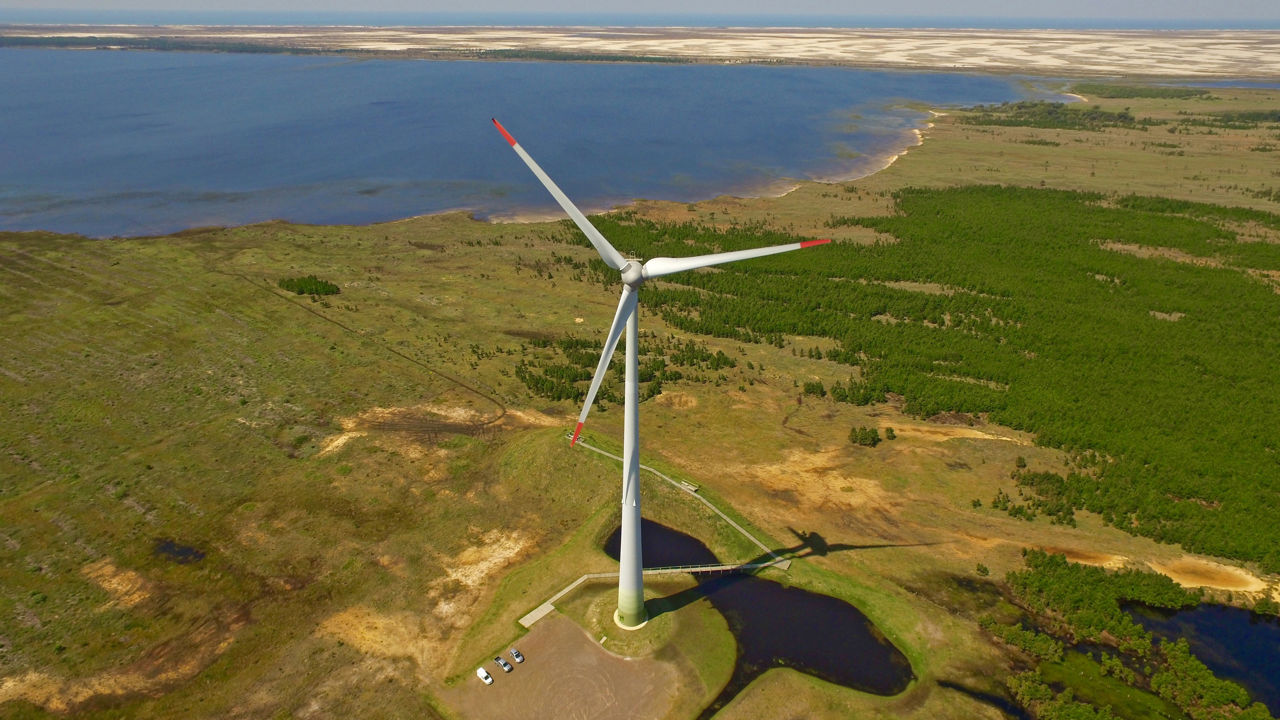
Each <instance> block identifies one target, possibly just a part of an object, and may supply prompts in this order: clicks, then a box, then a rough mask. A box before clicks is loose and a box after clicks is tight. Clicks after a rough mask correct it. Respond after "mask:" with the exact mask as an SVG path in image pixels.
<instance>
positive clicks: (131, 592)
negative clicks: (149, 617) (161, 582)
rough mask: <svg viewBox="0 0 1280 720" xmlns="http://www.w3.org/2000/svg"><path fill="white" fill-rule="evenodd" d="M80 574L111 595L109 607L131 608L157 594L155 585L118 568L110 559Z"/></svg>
mask: <svg viewBox="0 0 1280 720" xmlns="http://www.w3.org/2000/svg"><path fill="white" fill-rule="evenodd" d="M80 572H81V573H83V574H84V575H85V577H87V578H89V579H90V580H92V581H93V582H94V583H95V584H97V586H98V587H100V588H102V589H103V590H106V591H107V593H108V594H109V595H111V600H112V602H111V603H109V604H108V607H109V606H110V605H111V604H115V605H120V606H123V607H127V608H131V607H134V606H135V605H140V604H142V603H143V602H145V601H146V600H149V599H150V598H151V597H152V596H153V595H154V594H155V592H156V585H155V583H153V582H151V581H150V580H148V579H146V578H144V577H143V576H142V575H139V574H138V573H136V572H134V571H133V570H126V569H122V568H118V567H116V565H115V563H113V562H111V560H110V559H109V558H103V559H101V560H99V561H97V562H94V563H89V564H88V565H85V566H84V567H82V568H80Z"/></svg>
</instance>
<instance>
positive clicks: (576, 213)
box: [493, 119, 831, 630]
mask: <svg viewBox="0 0 1280 720" xmlns="http://www.w3.org/2000/svg"><path fill="white" fill-rule="evenodd" d="M493 124H494V125H495V126H496V127H497V128H498V132H500V133H502V136H503V137H504V138H506V139H507V142H509V143H511V149H513V150H515V151H516V154H517V155H519V156H520V159H521V160H523V161H524V164H525V165H528V166H529V169H530V170H532V171H533V174H534V175H536V176H537V177H538V180H540V181H542V184H543V185H544V186H545V187H546V188H547V190H548V191H550V192H551V196H552V197H554V198H555V199H556V202H558V203H560V207H562V208H564V211H565V212H566V213H568V214H569V217H570V218H573V222H574V223H576V224H577V226H578V228H579V229H580V230H582V232H583V234H585V235H586V236H587V239H588V240H590V241H591V244H592V245H593V246H595V249H596V252H598V253H600V257H601V258H602V259H603V260H604V262H605V264H606V265H608V266H609V267H611V268H613V269H614V270H617V271H618V272H619V273H621V275H622V299H620V300H619V301H618V311H617V312H616V313H615V314H614V316H613V325H612V326H610V327H609V335H608V337H607V338H606V339H605V341H604V352H603V353H601V355H600V362H599V364H597V365H596V372H595V375H594V376H593V377H592V378H591V389H590V390H588V391H587V400H586V402H585V403H583V405H582V413H581V414H580V415H578V427H577V428H575V429H574V431H573V440H571V441H570V445H573V444H574V443H577V442H578V435H579V434H580V433H581V432H582V425H583V423H585V422H586V421H587V413H588V412H590V411H591V404H592V403H593V402H594V401H595V398H596V392H597V391H598V390H599V389H600V381H601V380H603V379H604V374H605V370H606V369H608V367H609V361H610V360H612V359H613V350H614V348H616V347H617V345H618V338H620V337H621V336H622V331H623V328H624V327H625V329H626V331H627V368H626V391H625V394H626V402H625V406H624V415H623V431H622V538H621V539H622V544H621V547H619V549H618V563H619V568H618V570H619V572H618V610H617V612H616V613H615V614H614V620H615V621H617V623H618V625H619V626H620V627H623V628H626V629H631V630H633V629H636V628H638V627H640V626H641V625H644V623H645V621H646V620H647V619H648V617H647V614H646V613H645V609H644V576H643V568H644V566H643V564H642V561H641V557H640V422H639V405H640V398H639V387H638V386H639V384H640V383H639V381H638V379H637V377H636V376H637V369H636V365H637V361H636V347H637V345H638V340H637V330H636V304H637V296H638V293H639V290H640V285H642V284H643V283H644V281H645V280H651V279H653V278H657V277H662V276H663V275H670V274H672V273H677V272H681V271H683V270H694V269H696V268H701V267H708V266H711V265H719V264H721V263H726V262H733V261H734V260H746V259H748V258H757V257H763V256H765V255H775V254H777V253H784V252H789V251H791V250H799V249H801V248H807V247H812V246H814V245H822V244H824V243H828V242H831V241H830V240H805V241H803V242H798V243H790V244H787V245H775V246H773V247H763V248H754V249H751V250H738V251H735V252H724V253H715V254H713V255H698V256H695V257H684V258H664V257H659V258H653V259H651V260H649V261H648V262H646V263H643V264H642V263H641V262H640V261H638V260H630V261H629V260H627V259H626V258H624V257H622V254H621V253H619V252H618V251H617V250H615V249H614V247H613V246H612V245H610V244H609V241H608V240H606V239H605V237H604V235H601V234H600V231H599V230H596V228H595V226H593V225H592V224H591V223H590V222H589V221H588V220H587V218H586V216H584V215H583V214H582V211H580V210H578V208H577V207H575V206H574V204H573V203H572V202H570V201H569V198H568V197H566V196H565V194H564V193H563V192H561V190H560V188H559V187H557V186H556V184H555V183H554V182H552V180H551V178H549V177H547V174H546V173H545V172H543V171H542V168H540V167H538V164H537V163H536V162H534V161H533V158H531V157H529V153H527V152H525V151H524V148H522V147H520V144H519V143H517V142H516V139H515V138H513V137H511V133H509V132H507V130H506V128H504V127H502V123H499V122H498V121H497V119H494V121H493Z"/></svg>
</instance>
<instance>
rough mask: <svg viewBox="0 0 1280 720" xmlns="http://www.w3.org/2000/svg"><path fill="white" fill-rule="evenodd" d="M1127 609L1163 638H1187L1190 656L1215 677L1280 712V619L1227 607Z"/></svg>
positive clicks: (1129, 607) (1273, 712) (1134, 606)
mask: <svg viewBox="0 0 1280 720" xmlns="http://www.w3.org/2000/svg"><path fill="white" fill-rule="evenodd" d="M1125 609H1126V610H1127V611H1128V612H1129V615H1130V616H1132V617H1133V619H1134V621H1135V622H1137V623H1138V624H1140V625H1142V627H1144V628H1146V629H1147V630H1148V631H1150V632H1151V633H1152V634H1154V635H1156V636H1158V637H1162V638H1166V639H1169V640H1175V639H1177V638H1180V637H1181V638H1186V639H1187V643H1188V644H1189V645H1190V646H1191V652H1193V653H1194V654H1195V656H1196V657H1197V658H1199V659H1200V661H1201V662H1203V663H1204V664H1205V665H1207V666H1208V667H1209V669H1210V670H1212V671H1213V674H1214V675H1217V676H1218V677H1221V678H1224V679H1227V680H1231V681H1234V682H1236V683H1239V684H1240V685H1241V686H1242V687H1244V689H1245V690H1248V691H1249V694H1250V695H1252V696H1253V699H1254V700H1257V701H1258V702H1260V703H1262V704H1264V705H1266V706H1267V709H1268V710H1270V711H1271V714H1273V715H1274V714H1276V713H1277V712H1280V618H1276V617H1270V616H1268V617H1264V616H1262V615H1255V614H1254V613H1252V612H1249V611H1248V610H1243V609H1241V608H1236V607H1228V606H1226V605H1208V604H1206V605H1198V606H1196V607H1194V608H1190V609H1188V610H1176V611H1169V610H1159V609H1155V608H1148V607H1144V606H1140V605H1131V606H1128V607H1126V608H1125Z"/></svg>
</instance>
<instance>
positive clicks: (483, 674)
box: [476, 668, 493, 685]
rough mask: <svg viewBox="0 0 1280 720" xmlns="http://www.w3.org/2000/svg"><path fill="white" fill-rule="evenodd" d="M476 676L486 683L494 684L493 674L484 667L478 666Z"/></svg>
mask: <svg viewBox="0 0 1280 720" xmlns="http://www.w3.org/2000/svg"><path fill="white" fill-rule="evenodd" d="M476 677H478V678H480V679H481V680H483V681H484V684H485V685H492V684H493V676H492V675H490V674H489V673H488V671H486V670H485V669H484V668H476Z"/></svg>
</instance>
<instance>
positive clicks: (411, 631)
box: [316, 605, 433, 667]
mask: <svg viewBox="0 0 1280 720" xmlns="http://www.w3.org/2000/svg"><path fill="white" fill-rule="evenodd" d="M316 632H318V633H319V634H321V635H328V636H330V637H334V638H337V639H339V640H341V641H342V642H344V643H346V644H348V645H350V646H352V647H354V648H355V649H357V650H359V651H360V652H362V653H364V654H366V655H373V656H375V657H382V658H408V659H410V660H413V661H415V662H417V663H418V665H419V666H420V667H430V666H431V664H432V662H431V661H432V659H433V653H432V650H433V643H431V642H430V640H429V639H428V638H427V636H426V634H425V633H424V631H423V627H422V618H421V617H419V616H418V615H415V614H413V613H410V612H397V613H380V612H377V611H376V610H373V609H371V608H368V607H365V606H363V605H356V606H354V607H349V608H347V609H346V610H343V611H341V612H339V613H336V614H334V615H330V616H329V617H327V618H325V619H324V621H323V622H321V623H320V627H319V628H318V629H317V630H316Z"/></svg>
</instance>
